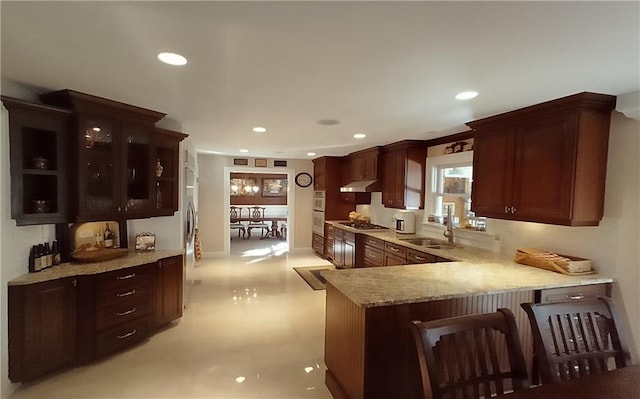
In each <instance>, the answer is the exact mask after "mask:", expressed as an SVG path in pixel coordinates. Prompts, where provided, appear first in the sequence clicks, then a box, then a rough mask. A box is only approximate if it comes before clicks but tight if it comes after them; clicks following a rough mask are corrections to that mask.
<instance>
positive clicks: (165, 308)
mask: <svg viewBox="0 0 640 399" xmlns="http://www.w3.org/2000/svg"><path fill="white" fill-rule="evenodd" d="M182 263H183V262H182V256H174V257H171V258H166V259H160V260H159V261H158V263H157V265H156V278H155V280H156V292H155V298H156V299H155V302H156V311H155V325H156V327H158V326H161V325H163V324H167V323H169V322H171V321H173V320H176V319H178V318H180V317H182V286H183V281H184V275H183V273H184V268H183V264H182Z"/></svg>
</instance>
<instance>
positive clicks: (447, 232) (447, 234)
mask: <svg viewBox="0 0 640 399" xmlns="http://www.w3.org/2000/svg"><path fill="white" fill-rule="evenodd" d="M443 235H444V236H445V237H447V238H448V239H449V244H451V245H453V217H452V216H451V205H447V229H446V230H445V231H444V233H443Z"/></svg>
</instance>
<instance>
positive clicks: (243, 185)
mask: <svg viewBox="0 0 640 399" xmlns="http://www.w3.org/2000/svg"><path fill="white" fill-rule="evenodd" d="M230 189H231V193H230V194H231V195H232V196H254V195H256V193H257V192H258V191H260V187H259V186H258V185H257V184H256V181H255V180H254V179H247V178H242V179H231V185H230Z"/></svg>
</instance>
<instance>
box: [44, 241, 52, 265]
mask: <svg viewBox="0 0 640 399" xmlns="http://www.w3.org/2000/svg"><path fill="white" fill-rule="evenodd" d="M43 257H44V264H43V265H42V268H43V269H46V268H47V267H51V266H53V254H52V252H51V247H50V246H49V243H48V242H45V243H44V255H43Z"/></svg>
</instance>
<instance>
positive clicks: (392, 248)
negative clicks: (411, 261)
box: [389, 247, 400, 252]
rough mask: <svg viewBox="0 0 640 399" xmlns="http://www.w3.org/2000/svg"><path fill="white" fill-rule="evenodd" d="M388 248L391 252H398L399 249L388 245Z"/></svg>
mask: <svg viewBox="0 0 640 399" xmlns="http://www.w3.org/2000/svg"><path fill="white" fill-rule="evenodd" d="M389 249H390V250H392V251H393V252H398V251H400V250H399V249H398V248H394V247H389Z"/></svg>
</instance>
